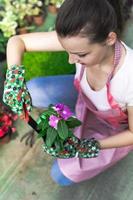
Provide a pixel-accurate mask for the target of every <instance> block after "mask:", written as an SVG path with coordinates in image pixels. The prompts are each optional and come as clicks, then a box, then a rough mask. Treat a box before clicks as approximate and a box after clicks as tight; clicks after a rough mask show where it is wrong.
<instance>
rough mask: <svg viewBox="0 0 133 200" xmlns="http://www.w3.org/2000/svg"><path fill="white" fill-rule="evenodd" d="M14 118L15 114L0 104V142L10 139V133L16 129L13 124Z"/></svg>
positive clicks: (3, 142)
mask: <svg viewBox="0 0 133 200" xmlns="http://www.w3.org/2000/svg"><path fill="white" fill-rule="evenodd" d="M16 119H17V115H15V114H14V113H12V112H11V111H9V110H8V109H7V108H6V107H5V106H3V105H2V104H0V144H5V143H7V142H9V141H10V139H11V136H12V134H13V133H14V132H15V131H16V128H15V127H14V125H13V122H14V121H15V120H16Z"/></svg>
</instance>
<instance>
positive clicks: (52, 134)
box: [46, 127, 58, 147]
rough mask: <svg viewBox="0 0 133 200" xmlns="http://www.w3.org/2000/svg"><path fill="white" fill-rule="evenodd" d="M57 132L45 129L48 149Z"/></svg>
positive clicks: (52, 129)
mask: <svg viewBox="0 0 133 200" xmlns="http://www.w3.org/2000/svg"><path fill="white" fill-rule="evenodd" d="M57 134H58V132H57V131H56V130H55V129H54V128H51V127H49V128H48V129H47V134H46V145H47V146H48V147H51V146H52V145H53V143H54V141H55V139H56V137H57Z"/></svg>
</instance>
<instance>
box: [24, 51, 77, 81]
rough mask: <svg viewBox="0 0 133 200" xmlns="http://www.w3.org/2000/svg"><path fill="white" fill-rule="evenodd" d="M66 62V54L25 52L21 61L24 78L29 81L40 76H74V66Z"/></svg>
mask: <svg viewBox="0 0 133 200" xmlns="http://www.w3.org/2000/svg"><path fill="white" fill-rule="evenodd" d="M33 58H34V59H33ZM67 60H68V55H67V53H66V52H27V53H25V55H24V60H23V64H24V66H25V67H26V76H25V78H26V80H30V79H32V78H35V77H40V76H50V75H60V74H74V73H75V65H70V64H69V63H68V61H67Z"/></svg>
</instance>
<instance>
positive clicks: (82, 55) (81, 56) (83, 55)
mask: <svg viewBox="0 0 133 200" xmlns="http://www.w3.org/2000/svg"><path fill="white" fill-rule="evenodd" d="M87 54H88V53H86V54H81V55H78V56H79V57H80V58H83V57H85V56H86V55H87Z"/></svg>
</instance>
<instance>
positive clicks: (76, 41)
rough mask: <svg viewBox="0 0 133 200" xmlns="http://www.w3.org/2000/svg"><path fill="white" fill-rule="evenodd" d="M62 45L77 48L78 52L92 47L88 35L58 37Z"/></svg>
mask: <svg viewBox="0 0 133 200" xmlns="http://www.w3.org/2000/svg"><path fill="white" fill-rule="evenodd" d="M58 38H59V41H60V43H61V44H62V46H63V47H64V48H66V49H71V50H73V49H77V52H79V51H81V52H82V51H83V50H85V49H86V50H88V48H90V47H92V44H90V43H89V40H88V38H87V37H81V36H72V37H64V38H61V37H58Z"/></svg>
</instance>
